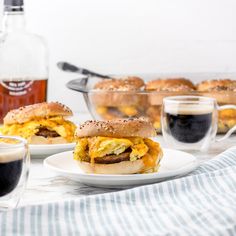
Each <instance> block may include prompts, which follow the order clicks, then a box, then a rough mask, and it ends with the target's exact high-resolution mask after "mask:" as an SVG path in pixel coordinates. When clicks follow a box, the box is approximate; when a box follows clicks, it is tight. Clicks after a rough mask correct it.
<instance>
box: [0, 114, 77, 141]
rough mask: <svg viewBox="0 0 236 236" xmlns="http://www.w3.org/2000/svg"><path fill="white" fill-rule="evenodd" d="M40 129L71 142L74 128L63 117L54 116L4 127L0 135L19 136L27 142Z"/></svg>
mask: <svg viewBox="0 0 236 236" xmlns="http://www.w3.org/2000/svg"><path fill="white" fill-rule="evenodd" d="M40 127H45V128H47V129H48V130H52V131H56V132H57V133H58V134H59V135H60V136H61V137H63V138H65V139H66V140H67V141H68V142H73V140H74V132H75V128H76V126H75V125H74V124H73V123H72V122H70V121H67V120H64V119H63V117H60V116H56V117H51V118H48V119H37V120H32V121H29V122H25V123H23V124H11V125H4V126H3V127H2V129H1V133H2V134H4V135H16V136H21V137H23V138H25V139H27V140H28V141H30V139H31V137H32V136H33V135H35V134H36V133H37V132H38V131H39V128H40Z"/></svg>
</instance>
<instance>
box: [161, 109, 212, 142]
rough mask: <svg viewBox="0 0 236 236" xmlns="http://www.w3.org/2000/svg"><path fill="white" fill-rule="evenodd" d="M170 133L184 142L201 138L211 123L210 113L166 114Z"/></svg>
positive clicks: (196, 140)
mask: <svg viewBox="0 0 236 236" xmlns="http://www.w3.org/2000/svg"><path fill="white" fill-rule="evenodd" d="M166 117H167V124H168V128H169V131H170V133H171V135H172V136H173V137H174V138H175V139H176V140H178V141H180V142H184V143H196V142H199V141H200V140H202V139H203V138H204V137H205V136H206V134H207V132H208V131H209V129H210V127H211V124H212V113H206V114H189V115H188V114H183V115H181V114H170V113H167V114H166Z"/></svg>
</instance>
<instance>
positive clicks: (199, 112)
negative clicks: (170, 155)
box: [161, 96, 236, 152]
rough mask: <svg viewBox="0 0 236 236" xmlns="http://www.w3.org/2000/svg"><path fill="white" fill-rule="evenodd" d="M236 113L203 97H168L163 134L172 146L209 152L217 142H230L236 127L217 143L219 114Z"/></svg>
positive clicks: (166, 99)
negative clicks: (226, 111) (228, 111)
mask: <svg viewBox="0 0 236 236" xmlns="http://www.w3.org/2000/svg"><path fill="white" fill-rule="evenodd" d="M224 109H236V106H235V105H225V106H218V104H217V102H216V100H215V99H214V98H210V97H201V96H176V97H166V98H164V99H163V105H162V115H161V122H162V124H161V125H162V134H163V136H164V139H165V141H166V142H167V143H168V145H169V146H171V147H173V148H176V149H182V150H193V151H202V152H204V151H207V150H208V149H209V147H210V145H211V144H212V143H213V142H215V141H221V140H223V139H226V138H228V137H229V136H230V135H231V134H232V133H233V132H234V131H235V130H236V126H235V127H233V128H232V129H230V130H229V131H228V133H227V134H226V135H225V136H224V137H223V138H221V139H220V140H216V132H217V122H218V110H224Z"/></svg>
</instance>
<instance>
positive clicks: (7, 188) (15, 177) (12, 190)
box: [0, 135, 30, 211]
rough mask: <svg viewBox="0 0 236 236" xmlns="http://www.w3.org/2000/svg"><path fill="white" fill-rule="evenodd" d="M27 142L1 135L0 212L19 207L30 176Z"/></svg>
mask: <svg viewBox="0 0 236 236" xmlns="http://www.w3.org/2000/svg"><path fill="white" fill-rule="evenodd" d="M29 158H30V157H29V152H28V145H27V141H26V140H25V139H23V138H20V137H13V136H2V135H0V211H3V210H8V209H11V208H14V207H16V206H17V205H18V203H19V201H20V199H21V196H22V194H23V191H24V189H25V187H26V183H27V179H28V175H29Z"/></svg>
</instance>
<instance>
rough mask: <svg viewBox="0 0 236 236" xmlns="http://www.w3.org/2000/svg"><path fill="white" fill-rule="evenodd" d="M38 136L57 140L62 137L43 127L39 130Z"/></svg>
mask: <svg viewBox="0 0 236 236" xmlns="http://www.w3.org/2000/svg"><path fill="white" fill-rule="evenodd" d="M36 135H37V136H43V137H44V138H49V137H50V138H56V137H60V135H59V134H58V133H57V132H56V131H53V130H48V129H47V128H45V127H42V128H40V129H39V131H38V132H37V133H36Z"/></svg>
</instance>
